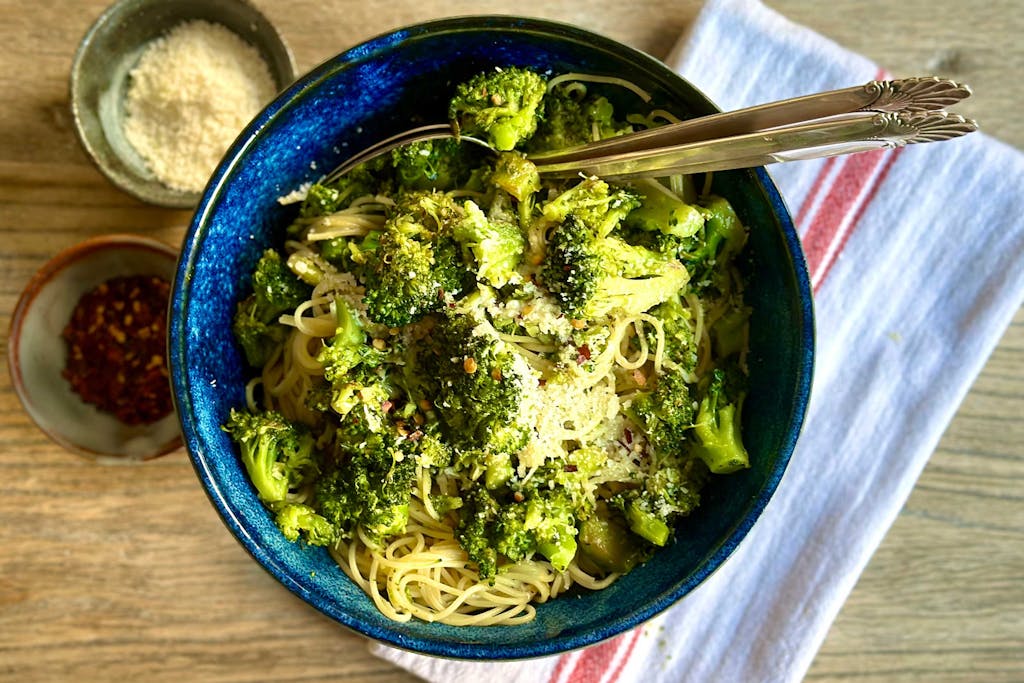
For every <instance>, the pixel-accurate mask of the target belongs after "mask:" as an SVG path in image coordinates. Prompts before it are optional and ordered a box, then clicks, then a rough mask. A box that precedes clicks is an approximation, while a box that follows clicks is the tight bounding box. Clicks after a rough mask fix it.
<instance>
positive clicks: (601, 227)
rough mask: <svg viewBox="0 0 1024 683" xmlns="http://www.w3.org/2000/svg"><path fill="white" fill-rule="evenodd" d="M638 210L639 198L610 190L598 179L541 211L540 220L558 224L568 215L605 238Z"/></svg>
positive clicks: (622, 190)
mask: <svg viewBox="0 0 1024 683" xmlns="http://www.w3.org/2000/svg"><path fill="white" fill-rule="evenodd" d="M638 206H640V196H639V195H638V194H637V193H636V192H634V191H633V190H629V189H626V188H622V187H618V188H611V187H609V185H608V183H606V182H605V181H603V180H600V179H598V178H587V179H586V180H584V181H583V182H580V183H578V184H576V185H574V186H572V187H570V188H569V189H568V190H566V191H564V192H562V193H561V194H559V195H558V196H557V197H555V198H554V199H552V200H550V201H548V202H546V203H545V204H544V206H543V207H541V213H542V214H543V216H544V219H545V220H546V221H547V222H548V223H551V224H557V223H561V222H562V221H564V220H565V218H566V217H567V216H568V215H569V214H572V215H574V216H576V217H577V218H578V219H580V220H581V221H582V222H583V223H584V224H585V225H586V226H587V227H588V228H589V229H590V231H591V232H592V233H593V234H594V235H595V236H597V237H606V236H608V235H609V234H610V233H611V232H612V230H614V229H615V228H616V227H618V225H619V223H620V222H621V221H622V220H623V219H624V218H625V217H626V216H628V215H629V213H630V212H631V211H633V210H634V209H636V208H637V207H638Z"/></svg>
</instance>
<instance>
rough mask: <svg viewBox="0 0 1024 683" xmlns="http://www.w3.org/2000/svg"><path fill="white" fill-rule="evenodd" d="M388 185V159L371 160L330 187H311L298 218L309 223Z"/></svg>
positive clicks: (322, 185)
mask: <svg viewBox="0 0 1024 683" xmlns="http://www.w3.org/2000/svg"><path fill="white" fill-rule="evenodd" d="M389 185H390V167H389V166H388V163H387V159H386V158H384V157H379V158H377V159H371V160H370V161H368V162H367V163H365V164H361V165H359V166H356V167H355V168H353V169H352V170H351V171H349V172H348V173H346V174H345V175H343V176H342V177H341V178H339V179H337V180H335V181H334V182H332V183H329V184H321V183H316V184H314V185H312V186H311V187H310V188H309V190H308V191H307V192H306V198H305V199H304V200H303V202H302V208H300V209H299V217H300V219H302V218H306V219H308V218H317V217H319V216H326V215H329V214H332V213H336V212H338V211H341V210H342V209H344V208H346V207H347V206H348V205H349V204H351V203H352V200H353V199H356V198H357V197H361V196H363V195H366V194H377V193H380V192H383V191H385V190H386V189H388V187H389ZM307 222H308V221H307ZM299 225H302V223H301V221H300V222H299V223H297V224H296V226H299ZM296 226H293V228H294V227H296Z"/></svg>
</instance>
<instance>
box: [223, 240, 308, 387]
mask: <svg viewBox="0 0 1024 683" xmlns="http://www.w3.org/2000/svg"><path fill="white" fill-rule="evenodd" d="M252 290H253V291H252V294H250V295H249V296H248V297H246V298H245V299H243V300H242V301H240V302H239V303H238V308H237V310H236V311H235V316H234V319H233V320H232V325H231V330H232V332H233V333H234V335H235V339H236V340H238V343H239V345H240V346H241V347H242V351H243V353H244V354H245V359H246V361H247V362H248V363H249V365H252V366H254V367H262V366H263V365H265V364H266V362H267V360H269V358H270V354H271V353H273V351H274V349H275V348H277V346H279V345H280V344H281V343H282V342H283V341H284V339H285V337H286V336H287V328H285V327H284V326H283V325H280V324H279V323H278V322H277V319H278V318H279V317H280V316H281V314H283V313H286V312H288V311H291V310H294V309H295V307H296V306H298V305H299V304H300V303H302V302H303V301H305V300H306V299H308V298H309V296H310V294H311V292H312V291H313V290H312V288H311V287H310V286H309V285H307V284H306V283H305V282H303V281H302V280H300V279H299V278H298V277H296V275H295V273H293V272H292V271H291V270H289V269H288V266H287V265H286V264H285V262H284V260H283V259H282V258H281V255H280V254H279V253H277V252H276V251H274V250H273V249H267V250H266V251H264V252H263V255H262V256H261V257H260V259H259V261H257V262H256V268H255V270H254V271H253V274H252Z"/></svg>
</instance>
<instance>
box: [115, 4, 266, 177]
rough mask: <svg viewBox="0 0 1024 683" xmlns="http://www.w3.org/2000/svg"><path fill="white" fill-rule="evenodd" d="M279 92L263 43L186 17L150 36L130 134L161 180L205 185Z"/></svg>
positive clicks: (132, 84) (131, 88) (128, 99)
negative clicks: (161, 33) (258, 47)
mask: <svg viewBox="0 0 1024 683" xmlns="http://www.w3.org/2000/svg"><path fill="white" fill-rule="evenodd" d="M276 91H277V87H276V85H275V84H274V79H273V78H272V77H271V75H270V69H269V68H268V67H267V64H266V62H265V61H264V60H263V58H262V57H261V56H260V54H259V52H258V51H257V50H256V48H254V47H252V46H251V45H249V44H248V43H246V42H245V41H243V40H242V39H241V38H239V37H238V36H237V35H235V34H234V33H232V32H231V31H229V30H228V29H226V28H224V27H223V26H220V25H219V24H212V23H210V22H207V21H190V22H186V23H183V24H180V25H178V26H177V27H175V28H174V29H172V30H171V31H170V32H169V33H167V35H165V36H163V37H160V38H157V39H156V40H154V41H153V42H152V43H150V44H149V46H147V48H146V50H145V52H143V54H142V57H141V59H139V63H138V64H137V65H136V66H135V68H134V69H132V71H131V74H130V80H129V84H128V91H127V93H126V96H125V112H126V118H125V122H124V133H125V137H126V138H127V139H128V142H129V143H130V144H131V145H132V147H134V148H135V150H136V151H137V152H138V153H139V155H140V156H141V157H142V158H143V159H144V160H145V161H146V163H147V165H148V166H149V169H150V170H151V171H152V172H153V175H155V176H156V177H157V179H158V180H160V182H162V183H164V184H165V185H167V186H168V187H171V188H172V189H175V190H181V191H185V192H199V191H201V190H202V189H203V187H204V186H205V185H206V181H207V180H208V179H209V177H210V174H211V173H213V170H214V168H216V166H217V163H218V162H219V161H220V158H221V157H222V156H223V154H224V152H225V151H226V150H227V148H228V146H229V145H230V144H231V142H232V141H233V140H234V139H235V136H236V135H238V133H239V132H240V131H241V130H242V128H243V127H244V126H245V124H247V123H248V122H249V121H250V120H251V119H252V118H253V117H254V116H255V115H256V114H257V113H259V111H260V109H262V107H263V105H265V104H266V103H267V102H269V101H270V99H271V98H272V97H273V96H274V93H275V92H276Z"/></svg>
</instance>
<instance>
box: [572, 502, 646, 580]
mask: <svg viewBox="0 0 1024 683" xmlns="http://www.w3.org/2000/svg"><path fill="white" fill-rule="evenodd" d="M634 538H635V537H633V536H632V535H631V534H630V533H629V530H628V529H626V527H625V525H624V524H623V523H622V520H621V519H617V518H616V517H614V516H612V514H611V512H610V511H609V510H608V508H607V506H604V505H602V506H601V508H599V510H598V511H595V513H594V514H593V515H591V516H590V517H588V518H587V519H585V520H583V522H581V523H580V533H579V544H580V553H581V554H582V555H584V556H585V557H587V558H588V559H589V560H590V561H591V562H593V563H594V564H595V565H597V567H598V568H599V569H601V570H602V571H606V572H615V573H617V574H625V573H626V572H628V571H629V570H630V569H632V568H633V567H635V566H636V564H637V563H638V562H640V560H642V559H643V549H642V548H641V546H640V545H639V544H638V543H636V542H635V540H634Z"/></svg>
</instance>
